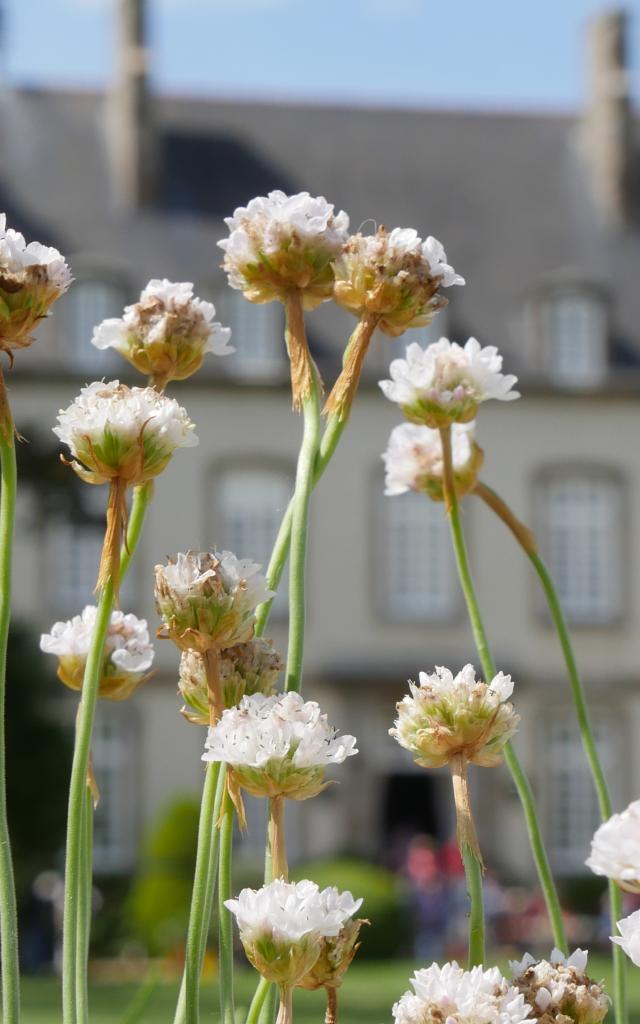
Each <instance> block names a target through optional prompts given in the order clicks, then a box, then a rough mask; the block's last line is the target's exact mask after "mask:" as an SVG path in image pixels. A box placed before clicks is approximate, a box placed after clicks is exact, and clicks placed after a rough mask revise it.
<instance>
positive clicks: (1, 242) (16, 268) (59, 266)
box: [0, 213, 73, 295]
mask: <svg viewBox="0 0 640 1024" xmlns="http://www.w3.org/2000/svg"><path fill="white" fill-rule="evenodd" d="M34 273H35V274H36V275H37V276H42V277H44V278H45V279H46V281H47V282H48V283H49V284H50V285H51V287H52V288H54V289H55V290H56V291H57V292H58V294H59V295H62V294H63V292H66V291H67V289H68V288H69V285H70V284H71V282H72V280H73V278H72V276H71V271H70V269H69V267H68V266H67V263H66V262H65V259H64V257H63V256H61V254H60V253H59V252H58V250H57V249H54V248H53V246H50V245H42V243H41V242H29V243H28V244H27V242H26V241H25V238H24V235H22V234H21V233H20V232H19V231H14V230H13V228H7V217H6V214H4V213H0V288H2V283H1V281H2V278H5V277H7V276H8V277H11V278H15V279H16V283H19V282H21V281H22V282H24V281H25V280H27V279H28V276H29V274H31V275H33V274H34Z"/></svg>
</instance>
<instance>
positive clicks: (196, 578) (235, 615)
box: [155, 551, 273, 652]
mask: <svg viewBox="0 0 640 1024" xmlns="http://www.w3.org/2000/svg"><path fill="white" fill-rule="evenodd" d="M259 570H260V566H259V565H257V564H256V563H255V562H252V561H251V560H250V559H248V558H244V559H241V558H236V556H235V555H234V554H232V552H231V551H222V552H217V551H214V552H213V553H209V552H197V551H187V552H186V554H183V553H182V552H181V553H180V554H177V555H176V556H175V558H172V559H169V561H168V563H167V565H156V569H155V573H156V586H155V597H156V608H157V611H158V614H159V615H160V616H161V618H162V620H163V623H164V628H165V630H166V635H167V636H169V637H171V639H172V640H173V642H174V643H175V644H177V646H178V647H180V648H181V650H184V651H187V650H194V651H201V652H203V651H207V650H211V649H212V648H217V649H218V650H223V649H224V648H225V647H233V646H234V645H235V644H240V643H245V642H246V641H247V640H249V639H251V637H252V636H253V628H254V615H255V610H256V608H257V606H258V605H259V604H262V602H263V601H267V600H268V599H269V598H270V597H272V596H273V595H272V592H271V591H270V590H269V589H268V587H267V581H266V580H265V578H264V576H262V575H261V574H260V571H259Z"/></svg>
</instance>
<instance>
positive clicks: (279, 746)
mask: <svg viewBox="0 0 640 1024" xmlns="http://www.w3.org/2000/svg"><path fill="white" fill-rule="evenodd" d="M357 753H358V751H357V748H356V739H355V737H354V736H348V735H345V736H339V734H338V731H337V729H334V728H333V727H332V726H330V725H329V722H328V720H327V716H326V715H325V714H322V712H321V710H320V706H319V705H318V704H317V703H316V702H315V701H305V700H303V698H302V697H301V696H300V694H299V693H295V692H289V693H284V694H279V695H278V694H276V695H275V696H274V697H265V696H264V694H262V693H254V694H253V695H252V696H250V697H243V699H242V700H241V701H240V704H239V705H238V707H237V708H229V709H227V710H226V711H225V712H224V713H223V715H222V717H221V719H220V721H219V722H218V723H217V724H216V725H215V726H212V727H211V728H210V729H209V733H208V736H207V741H206V744H205V752H204V754H203V756H202V759H203V761H222V762H225V763H226V764H229V765H230V766H231V767H232V768H233V770H234V774H235V775H236V777H237V779H238V781H239V782H240V784H241V785H242V786H243V787H244V788H245V789H246V790H247V791H248V792H250V793H252V794H253V795H255V796H287V797H289V798H290V799H294V800H305V799H308V798H309V797H311V796H315V795H316V794H317V793H318V792H319V791H320V789H322V787H323V785H324V769H325V768H326V767H327V766H329V765H334V764H342V763H343V761H345V760H346V759H347V757H351V756H353V755H354V754H357Z"/></svg>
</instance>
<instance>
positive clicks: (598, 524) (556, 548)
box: [544, 477, 622, 624]
mask: <svg viewBox="0 0 640 1024" xmlns="http://www.w3.org/2000/svg"><path fill="white" fill-rule="evenodd" d="M544 516H545V524H544V525H545V529H544V534H545V541H546V549H547V555H548V558H549V563H550V569H551V574H552V576H553V578H554V581H555V584H556V587H557V588H558V593H559V596H560V600H561V602H562V605H563V608H564V610H565V613H566V615H567V618H568V619H569V620H570V621H572V622H576V623H592V624H598V623H600V624H602V623H606V622H609V621H610V620H611V619H612V618H614V617H615V616H616V615H617V614H618V613H619V611H620V605H621V576H622V558H621V555H622V552H621V536H620V534H621V531H620V517H621V495H620V489H619V486H618V485H617V484H616V483H615V482H614V481H612V480H598V479H596V478H593V477H591V478H590V477H586V478H583V479H580V478H573V479H568V480H567V479H565V480H553V481H550V482H549V483H548V484H547V485H546V486H545V489H544Z"/></svg>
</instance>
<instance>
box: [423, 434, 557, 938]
mask: <svg viewBox="0 0 640 1024" xmlns="http://www.w3.org/2000/svg"><path fill="white" fill-rule="evenodd" d="M440 436H441V438H442V455H443V465H444V489H445V497H446V507H447V512H448V516H449V525H450V527H451V538H452V541H453V548H454V552H455V557H456V563H457V566H458V575H459V577H460V584H461V586H462V591H463V593H464V597H465V601H466V605H467V612H468V614H469V621H470V623H471V630H472V632H473V638H474V641H475V645H476V649H477V651H478V657H479V658H480V664H481V666H482V671H483V674H484V677H485V680H486V681H487V682H489V681H490V680H491V679H493V677H494V676H495V674H496V669H495V664H494V661H493V657H492V655H491V650H490V648H489V641H488V638H487V634H486V630H485V628H484V622H483V621H482V616H481V614H480V607H479V605H478V599H477V596H476V592H475V587H474V585H473V579H472V577H471V570H470V568H469V559H468V556H467V548H466V545H465V541H464V533H463V530H462V521H461V518H460V505H459V503H458V498H457V495H456V491H455V485H454V481H453V464H452V454H451V428H450V427H444V428H442V429H441V431H440ZM504 759H505V763H506V765H507V768H508V769H509V771H510V772H511V776H512V778H513V781H514V783H515V787H516V790H517V792H518V796H519V798H520V803H521V804H522V810H523V812H524V817H525V822H526V825H527V832H528V835H529V842H530V844H531V851H532V853H533V859H534V861H535V865H536V869H537V872H538V878H539V881H540V886H541V888H542V892H543V895H544V900H545V903H546V906H547V913H548V915H549V921H550V924H551V931H552V934H553V941H554V943H555V945H556V946H557V947H558V949H560V950H561V951H562V952H565V953H566V952H567V939H566V935H565V930H564V922H563V920H562V909H561V907H560V900H559V899H558V893H557V891H556V887H555V883H554V880H553V875H552V873H551V867H550V865H549V858H548V857H547V852H546V850H545V847H544V842H543V839H542V832H541V830H540V823H539V821H538V814H537V811H536V805H535V800H534V797H533V792H532V790H531V786H530V784H529V780H528V779H527V776H526V774H525V772H524V770H523V768H522V765H521V764H520V761H519V759H518V756H517V754H516V752H515V750H514V748H513V745H512V744H511V742H509V743H507V744H506V745H505V748H504Z"/></svg>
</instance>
